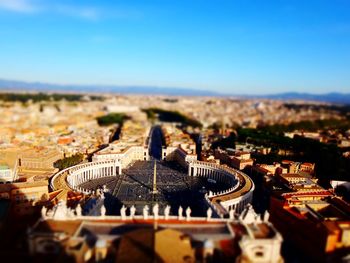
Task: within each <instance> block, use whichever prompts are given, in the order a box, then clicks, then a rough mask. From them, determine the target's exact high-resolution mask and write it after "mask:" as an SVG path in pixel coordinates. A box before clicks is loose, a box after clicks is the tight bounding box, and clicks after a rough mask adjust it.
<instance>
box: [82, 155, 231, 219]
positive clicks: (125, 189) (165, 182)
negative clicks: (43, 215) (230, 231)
mask: <svg viewBox="0 0 350 263" xmlns="http://www.w3.org/2000/svg"><path fill="white" fill-rule="evenodd" d="M153 173H154V163H153V162H152V161H138V162H136V163H134V164H133V165H132V166H131V167H129V168H128V169H125V170H124V171H123V173H122V175H120V176H113V177H104V178H99V179H95V180H91V181H88V182H85V183H83V184H81V185H80V186H81V187H83V188H84V189H91V190H96V189H98V188H102V187H103V185H106V187H107V189H108V190H109V192H108V193H107V194H106V200H105V206H106V208H107V214H119V209H120V207H121V206H122V205H123V204H124V205H125V206H127V207H130V206H131V205H135V206H136V208H137V210H138V212H139V213H141V211H142V207H143V206H144V205H146V204H148V205H152V204H154V203H155V202H157V203H158V204H159V205H160V210H161V211H162V210H163V209H164V207H165V206H166V205H170V206H171V207H172V211H171V212H172V214H177V209H178V207H179V205H180V204H181V205H182V206H183V208H186V207H187V206H189V207H191V209H192V215H200V216H204V215H205V212H206V209H207V208H208V207H207V204H206V202H205V201H204V193H205V192H206V191H209V190H211V191H214V192H215V191H221V190H224V189H227V188H228V187H229V186H225V185H224V184H222V183H219V182H218V183H211V182H208V180H207V179H206V178H204V177H190V176H188V175H187V174H186V172H185V171H184V170H183V169H182V168H181V167H180V166H178V165H177V164H176V163H170V162H160V161H157V190H158V193H157V194H155V195H153V194H152V189H153Z"/></svg>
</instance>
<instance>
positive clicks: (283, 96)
mask: <svg viewBox="0 0 350 263" xmlns="http://www.w3.org/2000/svg"><path fill="white" fill-rule="evenodd" d="M0 90H3V91H5V90H6V91H13V92H15V91H42V92H46V91H56V92H68V93H72V92H73V93H74V92H89V93H90V92H91V93H119V94H145V95H169V96H216V97H236V98H237V97H239V98H261V99H262V98H264V99H278V100H309V101H322V102H331V103H339V104H350V93H337V92H332V93H326V94H311V93H298V92H286V93H279V94H267V95H256V96H255V95H245V94H240V95H238V94H223V93H219V92H215V91H208V90H197V89H191V88H169V87H167V88H165V87H152V86H113V85H110V86H108V85H59V84H49V83H41V82H24V81H14V80H5V79H0Z"/></svg>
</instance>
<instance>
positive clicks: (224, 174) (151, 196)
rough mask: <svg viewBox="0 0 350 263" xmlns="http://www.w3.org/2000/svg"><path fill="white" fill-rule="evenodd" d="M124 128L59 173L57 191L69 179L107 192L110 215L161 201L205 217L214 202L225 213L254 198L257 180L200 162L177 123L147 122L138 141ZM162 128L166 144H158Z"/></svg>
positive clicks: (85, 189) (89, 190)
mask: <svg viewBox="0 0 350 263" xmlns="http://www.w3.org/2000/svg"><path fill="white" fill-rule="evenodd" d="M130 125H131V124H130ZM127 127H128V126H127ZM129 128H130V127H129ZM124 129H125V128H123V132H124V134H122V136H121V138H120V140H118V141H116V142H114V143H111V144H110V145H109V146H108V147H107V148H105V149H103V150H101V151H99V152H97V153H95V154H94V155H93V157H92V161H91V162H87V163H82V164H79V165H76V166H73V167H69V168H67V169H65V170H62V171H60V172H59V173H57V174H56V175H55V176H54V177H53V178H52V180H51V187H52V188H53V189H54V190H56V189H58V187H62V182H64V183H65V184H66V185H65V187H66V188H67V189H72V190H74V191H78V192H81V193H84V194H87V195H97V194H98V193H102V192H103V193H104V197H105V201H104V203H105V206H106V208H107V214H118V212H119V210H120V207H121V206H125V207H131V206H136V208H137V209H139V210H141V209H142V207H144V206H145V205H153V204H155V203H157V204H159V206H160V209H164V208H165V207H166V206H170V207H171V213H173V214H176V211H177V210H178V208H179V207H180V206H182V207H190V209H192V213H193V215H194V216H196V215H198V216H202V215H203V214H205V212H206V211H207V209H208V208H209V207H210V208H212V209H213V210H214V211H215V213H216V214H217V215H218V216H221V217H223V216H225V215H227V214H228V213H229V211H230V210H234V211H235V212H236V213H239V212H241V211H242V210H243V208H244V207H245V205H246V204H248V203H250V202H251V200H252V196H253V190H254V184H253V182H252V180H251V179H250V178H249V177H248V176H247V175H245V174H244V173H243V172H241V171H239V170H236V169H233V168H230V167H228V166H226V165H220V164H218V163H214V162H204V161H198V160H197V154H196V151H195V149H196V148H195V143H194V142H193V141H192V140H191V139H190V138H189V136H188V135H186V134H184V133H182V132H181V131H180V130H179V129H177V128H176V127H174V126H170V125H162V126H157V127H149V128H144V127H143V128H142V129H141V128H140V130H139V131H138V135H135V136H134V140H133V139H132V138H133V137H132V136H131V135H130V134H127V131H125V130H124ZM133 131H135V127H133ZM155 131H157V132H155ZM159 131H161V133H162V134H163V135H162V136H164V137H165V138H167V140H166V145H163V146H162V147H161V148H160V149H155V147H154V145H159V144H160V143H159V141H160V140H161V138H160V137H159V136H158V135H159V134H160V132H159ZM140 135H142V136H140ZM157 150H159V151H160V152H159V154H157V153H155V151H157ZM157 155H158V156H160V158H159V159H158V158H155V156H157Z"/></svg>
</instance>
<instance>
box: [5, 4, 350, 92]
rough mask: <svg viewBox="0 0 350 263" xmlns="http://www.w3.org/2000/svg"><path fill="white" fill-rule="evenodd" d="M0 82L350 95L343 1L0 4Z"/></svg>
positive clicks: (349, 9) (349, 39) (349, 20)
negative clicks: (332, 92)
mask: <svg viewBox="0 0 350 263" xmlns="http://www.w3.org/2000/svg"><path fill="white" fill-rule="evenodd" d="M0 78H3V79H12V80H25V81H41V82H50V83H70V84H113V85H156V86H165V87H190V88H198V89H208V90H214V91H221V92H225V93H233V94H242V93H244V94H263V93H276V92H285V91H300V92H314V93H325V92H329V91H339V92H350V1H349V0H300V1H298V0H275V1H268V0H266V1H263V0H256V1H253V0H144V1H141V0H115V1H103V0H96V1H93V0H78V1H77V0H74V1H73V0H70V1H69V0H60V1H55V0H0Z"/></svg>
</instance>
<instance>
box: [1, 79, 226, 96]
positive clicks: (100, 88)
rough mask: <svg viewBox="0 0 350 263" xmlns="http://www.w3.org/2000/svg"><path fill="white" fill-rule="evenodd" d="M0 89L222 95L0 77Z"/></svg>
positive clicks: (185, 89)
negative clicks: (52, 82) (51, 82)
mask: <svg viewBox="0 0 350 263" xmlns="http://www.w3.org/2000/svg"><path fill="white" fill-rule="evenodd" d="M0 90H8V91H9V90H11V91H43V92H44V91H62V92H94V93H95V92H100V93H120V94H149V95H170V96H176V95H178V96H223V94H220V93H218V92H214V91H208V90H197V89H187V88H169V87H167V88H164V87H155V86H153V87H152V86H113V85H110V86H109V85H59V84H49V83H41V82H24V81H14V80H4V79H0Z"/></svg>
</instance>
